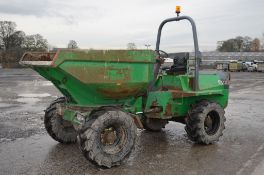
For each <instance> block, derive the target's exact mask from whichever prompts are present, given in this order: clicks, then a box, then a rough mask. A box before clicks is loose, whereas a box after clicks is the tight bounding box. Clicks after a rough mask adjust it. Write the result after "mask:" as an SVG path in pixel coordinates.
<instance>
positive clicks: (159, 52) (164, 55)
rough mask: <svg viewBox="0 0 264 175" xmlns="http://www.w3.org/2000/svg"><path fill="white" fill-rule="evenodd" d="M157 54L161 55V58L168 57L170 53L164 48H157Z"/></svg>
mask: <svg viewBox="0 0 264 175" xmlns="http://www.w3.org/2000/svg"><path fill="white" fill-rule="evenodd" d="M156 52H157V54H158V55H159V57H161V58H168V57H169V54H168V53H167V52H165V51H163V50H156Z"/></svg>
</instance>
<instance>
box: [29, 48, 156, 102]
mask: <svg viewBox="0 0 264 175" xmlns="http://www.w3.org/2000/svg"><path fill="white" fill-rule="evenodd" d="M155 57H156V55H155V52H153V51H150V50H108V51H98V50H97V51H94V50H92V51H81V50H78V51H68V50H65V51H60V52H58V53H57V54H56V57H55V58H54V61H53V64H52V66H49V67H43V66H33V69H34V70H36V71H37V72H39V74H41V75H42V76H43V77H45V78H46V79H48V80H50V81H51V82H52V83H53V84H54V85H55V86H56V87H57V88H58V89H59V90H60V92H61V93H62V94H63V95H64V96H66V97H70V98H69V99H70V101H69V103H71V104H76V105H78V106H85V107H94V106H103V105H118V104H124V103H125V102H127V101H130V100H133V99H134V96H139V95H140V94H142V93H144V92H145V91H146V87H147V86H148V84H149V82H150V81H152V80H153V78H154V77H153V66H154V63H155Z"/></svg>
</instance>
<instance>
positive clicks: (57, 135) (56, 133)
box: [44, 97, 77, 144]
mask: <svg viewBox="0 0 264 175" xmlns="http://www.w3.org/2000/svg"><path fill="white" fill-rule="evenodd" d="M65 102H66V98H64V97H60V98H58V99H56V100H54V101H53V102H52V103H51V104H50V106H49V107H48V108H47V109H46V110H45V116H44V125H45V128H46V130H47V132H48V134H49V135H50V136H51V137H52V138H53V139H54V140H56V141H58V142H60V143H65V144H68V143H74V142H76V140H77V132H76V130H75V129H74V127H73V125H72V124H71V123H70V122H69V121H66V120H64V119H63V118H62V116H60V115H58V114H57V113H56V106H57V104H64V103H65Z"/></svg>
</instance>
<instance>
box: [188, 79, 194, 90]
mask: <svg viewBox="0 0 264 175" xmlns="http://www.w3.org/2000/svg"><path fill="white" fill-rule="evenodd" d="M193 85H194V77H190V78H189V87H191V88H192V89H193Z"/></svg>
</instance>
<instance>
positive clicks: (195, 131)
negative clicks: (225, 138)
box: [185, 101, 226, 144]
mask: <svg viewBox="0 0 264 175" xmlns="http://www.w3.org/2000/svg"><path fill="white" fill-rule="evenodd" d="M224 113H225V111H224V109H223V108H222V107H221V106H220V105H219V104H217V103H212V102H208V101H202V102H200V103H198V104H196V105H195V106H194V108H193V109H192V110H191V111H190V112H189V116H188V117H187V121H186V126H185V130H186V132H187V135H188V137H189V138H190V140H192V141H194V142H196V143H201V144H211V143H214V142H216V141H218V140H219V137H221V136H222V135H223V130H224V129H225V124H224V122H225V121H226V118H225V116H224Z"/></svg>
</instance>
